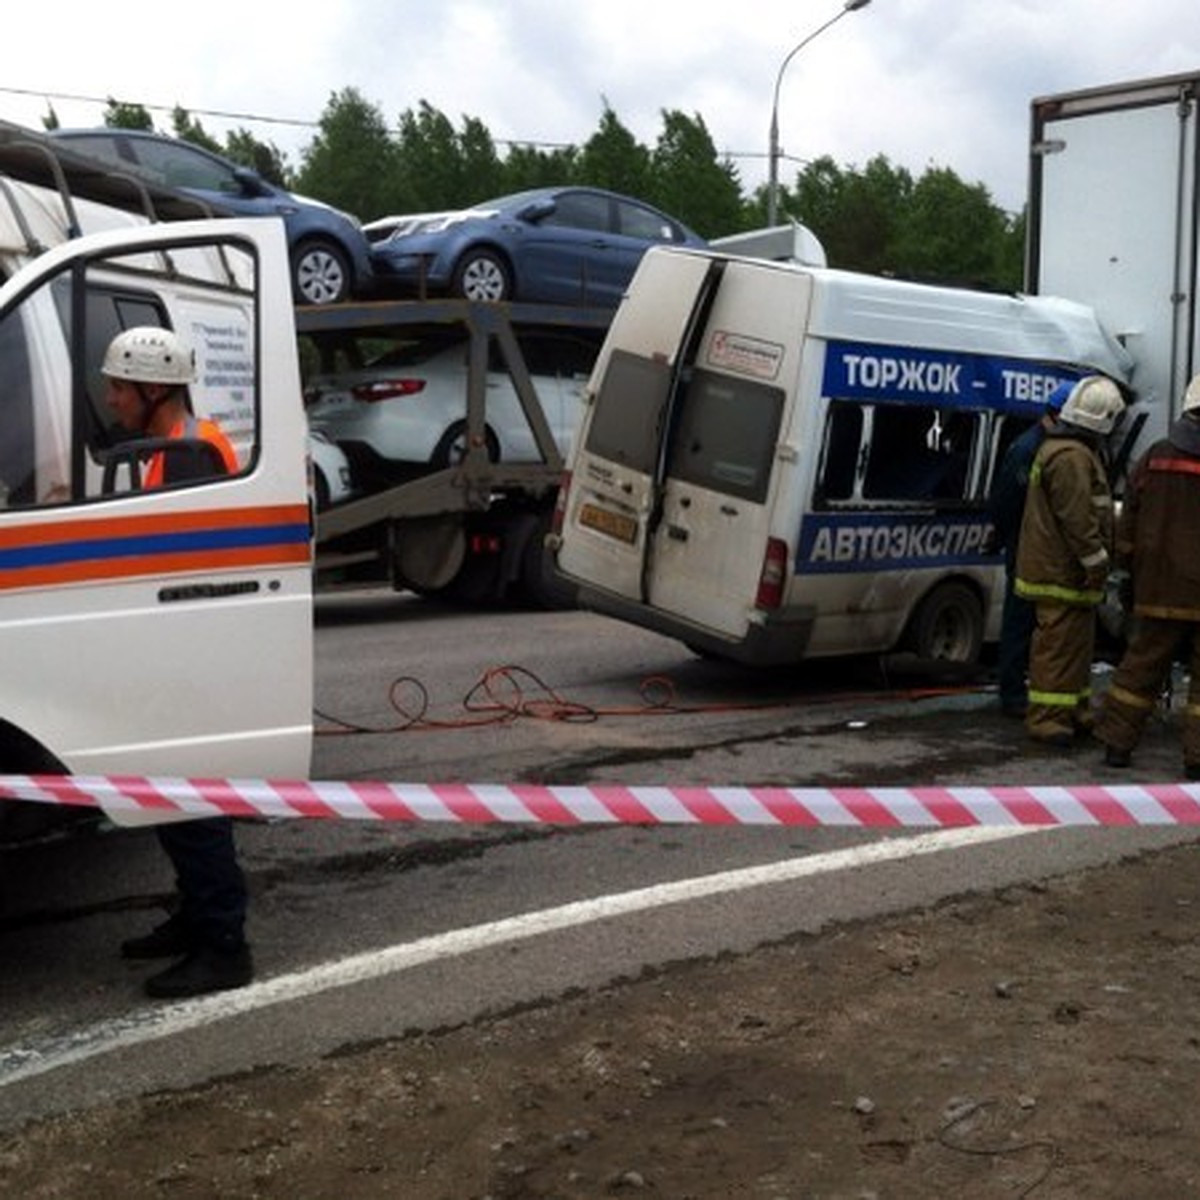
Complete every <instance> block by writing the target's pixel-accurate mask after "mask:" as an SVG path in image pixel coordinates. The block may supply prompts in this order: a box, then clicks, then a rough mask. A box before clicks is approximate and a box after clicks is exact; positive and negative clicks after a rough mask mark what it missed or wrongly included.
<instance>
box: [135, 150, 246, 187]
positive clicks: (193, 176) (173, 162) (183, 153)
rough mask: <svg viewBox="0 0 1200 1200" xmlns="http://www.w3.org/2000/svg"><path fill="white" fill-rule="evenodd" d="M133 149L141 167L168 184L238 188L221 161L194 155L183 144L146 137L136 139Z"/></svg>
mask: <svg viewBox="0 0 1200 1200" xmlns="http://www.w3.org/2000/svg"><path fill="white" fill-rule="evenodd" d="M135 149H136V152H137V156H138V162H139V163H140V164H141V165H142V167H143V169H144V170H146V171H148V172H149V173H150V174H152V175H153V176H155V178H157V179H161V180H162V181H163V183H165V184H166V185H167V186H168V187H177V188H184V187H186V188H198V189H200V190H202V191H207V192H226V193H228V194H231V195H236V194H237V193H239V192H240V191H241V190H242V189H241V187H240V186H239V184H238V182H237V180H236V178H235V177H234V174H233V172H232V171H231V170H230V169H229V168H228V167H227V166H225V164H224V163H221V162H217V161H216V159H212V158H209V157H208V155H206V154H196V153H193V152H192V151H190V150H188V149H187V148H186V147H183V146H176V145H171V144H167V143H163V142H152V141H149V140H146V141H139V142H138V143H137V144H136V147H135Z"/></svg>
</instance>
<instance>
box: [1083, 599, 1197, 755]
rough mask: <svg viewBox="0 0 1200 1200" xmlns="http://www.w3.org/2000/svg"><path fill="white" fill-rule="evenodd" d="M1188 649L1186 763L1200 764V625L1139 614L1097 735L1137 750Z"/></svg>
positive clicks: (1108, 742)
mask: <svg viewBox="0 0 1200 1200" xmlns="http://www.w3.org/2000/svg"><path fill="white" fill-rule="evenodd" d="M1185 648H1186V650H1187V654H1188V670H1189V672H1190V674H1191V678H1190V680H1189V683H1188V697H1187V707H1186V708H1185V709H1184V712H1183V761H1184V764H1185V766H1187V767H1192V768H1195V767H1200V624H1198V623H1196V622H1195V621H1164V620H1161V619H1159V618H1157V617H1138V618H1137V620H1136V623H1135V625H1134V628H1133V636H1132V637H1131V638H1130V639H1129V645H1128V646H1127V647H1126V648H1125V653H1124V654H1123V655H1122V656H1121V665H1120V666H1119V667H1117V669H1116V671H1115V672H1114V673H1113V677H1112V683H1111V684H1110V685H1109V688H1108V692H1107V694H1106V695H1105V697H1104V709H1103V711H1102V712H1101V714H1100V720H1099V722H1098V724H1097V726H1096V734H1097V736H1098V737H1099V738H1100V740H1101V741H1102V742H1104V744H1105V745H1107V746H1112V747H1113V748H1114V749H1117V750H1132V749H1133V748H1134V747H1135V746H1136V745H1137V744H1138V741H1139V739H1140V738H1141V736H1142V730H1143V729H1144V728H1145V726H1146V721H1147V720H1148V719H1149V717H1150V715H1151V713H1153V712H1154V710H1155V708H1156V707H1157V706H1158V701H1159V698H1160V697H1161V696H1162V694H1163V689H1164V687H1165V686H1166V682H1167V676H1168V675H1169V674H1170V672H1171V667H1172V665H1173V663H1174V662H1175V656H1176V654H1177V653H1178V652H1179V651H1180V650H1182V649H1185Z"/></svg>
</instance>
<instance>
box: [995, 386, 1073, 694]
mask: <svg viewBox="0 0 1200 1200" xmlns="http://www.w3.org/2000/svg"><path fill="white" fill-rule="evenodd" d="M1074 386H1075V382H1074V380H1071V381H1069V382H1067V383H1060V384H1059V385H1058V387H1056V388H1055V389H1054V391H1053V392H1051V393H1050V396H1049V397H1048V399H1047V401H1046V408H1045V411H1044V412H1043V413H1042V415H1041V417H1040V418H1039V419H1038V420H1037V421H1035V422H1034V424H1032V425H1031V426H1030V427H1029V428H1028V429H1027V430H1025V432H1024V433H1022V434H1021V435H1020V436H1019V437H1017V438H1015V439H1014V440H1013V442H1012V444H1011V445H1010V446H1009V447H1008V449H1007V450H1006V451H1005V453H1004V457H1003V459H1001V461H1000V466H999V468H998V469H997V471H996V479H995V482H994V484H993V485H992V494H991V496H990V497H989V500H988V516H989V517H990V518H991V522H992V528H991V535H990V538H989V543H988V551H989V553H992V554H998V553H1003V554H1004V609H1003V612H1002V615H1001V618H1000V642H999V645H998V647H997V651H996V685H997V687H996V690H997V692H998V699H999V701H1000V711H1001V712H1002V713H1003V714H1004V715H1005V716H1006V717H1024V716H1025V714H1026V711H1027V710H1028V707H1029V693H1028V688H1027V686H1026V674H1027V672H1028V670H1029V643H1030V639H1031V638H1032V637H1033V626H1034V607H1033V604H1032V603H1031V602H1030V601H1029V600H1026V599H1025V598H1024V597H1023V596H1018V595H1017V593H1016V588H1015V584H1016V578H1017V541H1018V537H1019V535H1020V532H1021V516H1022V514H1023V513H1024V511H1025V496H1026V493H1027V492H1028V490H1029V472H1030V471H1031V470H1032V468H1033V460H1034V458H1035V456H1036V455H1037V452H1038V450H1039V448H1040V447H1041V444H1042V442H1043V440H1044V439H1045V436H1046V434H1047V432H1048V431H1049V430H1050V429H1051V428H1053V425H1054V420H1055V418H1056V417H1057V415H1058V412H1059V410H1060V409H1061V408H1062V406H1063V404H1064V403H1066V399H1067V396H1069V395H1070V393H1071V389H1072V388H1073V387H1074Z"/></svg>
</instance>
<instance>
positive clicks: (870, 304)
mask: <svg viewBox="0 0 1200 1200" xmlns="http://www.w3.org/2000/svg"><path fill="white" fill-rule="evenodd" d="M808 273H809V274H811V275H812V276H813V279H814V281H816V285H817V286H816V288H815V290H814V297H813V307H812V315H811V318H810V325H809V332H810V333H812V334H815V335H816V336H819V337H838V338H843V339H845V338H849V339H854V340H858V341H863V342H880V343H888V344H891V345H896V344H900V345H907V346H917V347H923V348H928V349H937V350H951V351H954V350H961V351H963V352H964V353H972V354H994V355H997V356H1009V357H1016V358H1023V359H1030V360H1033V361H1042V362H1054V363H1063V364H1072V365H1074V366H1078V367H1086V368H1088V369H1090V370H1094V371H1099V372H1102V373H1103V374H1105V375H1109V376H1111V377H1112V378H1114V379H1117V380H1121V381H1124V382H1128V381H1129V377H1130V375H1131V374H1132V372H1133V358H1132V357H1131V356H1130V354H1129V353H1128V352H1127V351H1126V350H1125V348H1124V347H1123V346H1122V345H1121V344H1120V343H1119V342H1118V341H1117V340H1116V339H1115V338H1114V337H1113V336H1112V335H1111V334H1110V333H1108V331H1107V330H1106V329H1105V328H1104V327H1103V326H1102V325H1101V324H1100V321H1099V320H1098V318H1097V317H1096V314H1095V312H1094V311H1093V310H1092V309H1091V308H1089V307H1088V306H1087V305H1083V304H1077V303H1075V302H1074V301H1071V300H1063V299H1061V298H1059V297H1056V296H1025V295H1012V294H1002V293H998V292H979V291H971V290H970V289H967V288H952V287H939V286H935V285H931V284H923V283H910V282H907V281H905V280H897V279H885V278H880V277H877V276H872V275H859V274H855V273H854V272H850V271H838V270H819V269H809V271H808Z"/></svg>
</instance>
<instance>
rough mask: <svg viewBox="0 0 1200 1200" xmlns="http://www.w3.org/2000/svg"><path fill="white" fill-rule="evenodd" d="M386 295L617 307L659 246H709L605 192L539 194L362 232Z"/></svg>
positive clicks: (393, 221)
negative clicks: (644, 258) (648, 255)
mask: <svg viewBox="0 0 1200 1200" xmlns="http://www.w3.org/2000/svg"><path fill="white" fill-rule="evenodd" d="M364 231H365V233H366V235H367V238H368V239H369V240H370V242H371V263H372V266H373V268H374V274H375V280H376V284H377V286H378V287H379V288H381V289H388V288H389V285H390V288H391V289H392V290H396V291H406V292H416V293H418V294H426V293H434V294H449V295H452V296H462V297H465V298H466V299H468V300H491V301H499V300H518V301H522V302H525V303H542V304H580V305H588V306H593V307H597V308H615V307H616V305H617V304H618V303H619V302H620V299H621V296H622V295H623V294H624V291H625V288H626V286H627V284H628V283H629V281H630V279H632V278H633V273H634V271H635V270H636V269H637V265H638V263H639V262H640V261H641V258H642V255H643V254H644V253H645V252H646V251H647V250H648V249H649V248H650V247H651V246H664V245H665V246H691V247H697V248H699V247H703V246H705V245H706V243H705V241H704V239H703V238H701V237H700V236H698V235H697V234H696V233H693V232H692V230H690V229H688V228H687V226H686V225H684V224H682V223H681V222H680V221H677V220H676V219H675V218H674V217H669V216H667V215H666V214H665V213H662V212H660V211H659V210H658V209H656V208H652V207H651V206H650V205H648V204H644V203H643V202H642V201H640V200H634V199H631V198H630V197H628V196H620V195H617V194H616V193H614V192H607V191H604V190H602V189H600V188H589V187H555V188H537V189H535V190H532V191H527V192H517V193H515V194H514V195H511V196H501V197H500V198H499V199H496V200H488V201H485V202H484V203H482V204H478V205H475V206H474V207H472V208H468V209H463V210H461V211H456V212H440V213H418V214H414V215H410V216H396V217H384V218H382V219H381V220H378V221H372V222H371V223H370V224H368V225H367V226H365V227H364Z"/></svg>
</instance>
